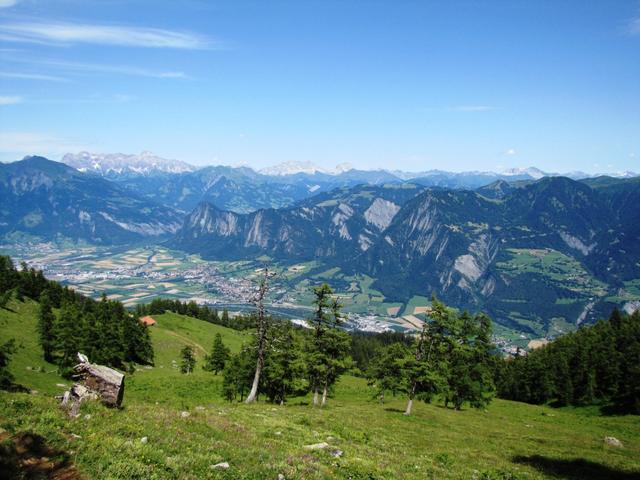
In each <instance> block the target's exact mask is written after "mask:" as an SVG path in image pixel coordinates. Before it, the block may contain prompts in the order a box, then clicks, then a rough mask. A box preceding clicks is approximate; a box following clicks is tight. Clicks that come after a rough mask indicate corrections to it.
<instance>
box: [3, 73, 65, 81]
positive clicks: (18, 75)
mask: <svg viewBox="0 0 640 480" xmlns="http://www.w3.org/2000/svg"><path fill="white" fill-rule="evenodd" d="M0 77H3V78H16V79H19V80H43V81H46V82H68V81H69V80H67V79H66V78H62V77H56V76H53V75H41V74H39V73H20V72H0Z"/></svg>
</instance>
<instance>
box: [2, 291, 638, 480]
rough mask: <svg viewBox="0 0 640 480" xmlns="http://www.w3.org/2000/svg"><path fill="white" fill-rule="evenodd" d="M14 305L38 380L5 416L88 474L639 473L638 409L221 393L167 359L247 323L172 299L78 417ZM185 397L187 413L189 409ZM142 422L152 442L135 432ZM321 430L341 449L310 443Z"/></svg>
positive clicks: (211, 380) (31, 378) (11, 426)
mask: <svg viewBox="0 0 640 480" xmlns="http://www.w3.org/2000/svg"><path fill="white" fill-rule="evenodd" d="M9 308H11V309H12V310H14V311H13V312H11V311H7V310H0V321H2V323H0V341H3V340H5V339H6V338H9V337H13V338H16V339H17V340H18V343H19V344H22V345H23V348H22V349H21V350H20V351H19V352H18V353H16V354H15V356H14V361H13V363H12V367H11V370H12V372H13V373H14V374H15V376H16V380H17V381H18V382H20V383H22V384H24V385H25V386H27V387H29V388H35V389H37V390H38V391H39V393H38V394H37V395H32V394H31V395H30V394H16V393H5V392H0V428H3V429H5V430H7V431H8V432H9V433H12V434H14V433H18V432H24V431H31V432H34V433H37V434H39V435H42V436H43V437H44V438H45V439H47V441H48V442H49V443H50V444H51V445H53V446H54V447H56V448H59V449H61V450H63V451H66V452H69V453H70V452H73V456H72V457H70V458H72V459H73V461H74V462H75V463H76V465H77V466H78V468H79V469H80V471H81V472H83V473H84V474H85V475H86V477H87V478H101V479H103V478H104V479H116V478H118V479H125V478H127V479H128V478H144V479H173V478H175V479H196V478H198V479H200V478H229V479H231V478H233V479H238V478H241V479H262V478H267V479H269V478H272V479H275V478H277V477H278V474H280V473H281V474H283V475H284V476H285V478H287V479H292V478H314V479H319V478H353V479H371V478H376V479H399V478H407V479H411V478H420V479H424V478H433V479H436V478H437V479H441V478H452V479H458V478H460V479H462V478H465V479H466V478H478V479H540V478H584V479H595V478H629V479H630V478H634V475H639V474H640V433H639V432H640V428H639V427H640V419H639V418H638V417H634V416H626V417H601V416H598V415H596V414H595V410H593V409H563V410H554V409H551V408H548V407H539V406H531V405H526V404H521V403H516V402H508V401H501V400H496V401H494V402H493V403H492V404H491V405H490V406H489V407H488V408H487V409H486V411H477V410H470V409H465V410H463V411H461V412H456V411H453V410H450V409H445V408H443V407H442V406H441V405H440V404H430V405H426V404H422V403H419V404H417V405H416V406H415V415H413V416H412V417H404V416H403V415H402V413H401V411H402V409H403V407H404V399H403V398H400V397H398V398H396V399H391V401H390V402H389V403H387V404H385V405H383V406H381V405H379V403H378V402H377V400H373V399H372V391H371V390H370V388H369V387H367V385H366V382H365V381H364V380H362V379H358V378H354V377H348V376H347V377H345V378H344V379H343V380H342V381H340V383H339V384H338V385H337V388H336V390H335V392H334V395H333V398H331V400H330V402H329V406H328V407H327V408H325V409H322V410H321V409H313V408H311V406H310V404H309V398H308V397H300V398H294V399H291V401H290V402H289V404H287V405H286V406H284V407H280V406H276V405H272V404H266V403H258V404H257V405H251V406H246V405H244V404H230V403H228V402H226V401H224V400H223V399H222V397H221V394H220V382H221V377H220V376H214V375H213V374H211V373H208V372H204V371H203V370H202V368H201V366H202V352H201V351H199V349H198V348H196V352H195V353H196V356H197V358H198V365H197V367H196V371H195V372H194V373H193V374H192V375H183V374H180V373H179V371H178V370H177V369H175V368H173V367H172V365H171V361H172V360H176V361H178V362H179V358H178V356H179V355H178V353H179V350H180V348H182V346H183V345H185V344H191V345H195V344H199V345H201V346H202V347H203V348H205V349H206V350H209V349H210V348H211V344H212V342H213V338H214V336H215V334H216V333H217V332H220V333H221V335H222V336H223V339H224V342H225V343H226V344H227V345H228V346H229V347H230V348H231V349H232V350H233V351H237V350H238V349H239V348H240V345H241V344H242V342H243V341H245V340H248V338H249V335H250V334H248V333H242V332H237V331H234V330H230V329H226V328H224V327H219V326H217V325H213V324H209V323H206V322H203V321H200V320H196V319H193V318H189V317H184V316H180V315H176V314H172V313H167V314H163V315H157V316H154V318H155V319H156V320H157V321H158V324H157V325H156V326H155V327H152V328H151V336H152V340H153V343H154V348H155V352H156V361H155V366H154V367H152V368H145V367H141V368H140V369H138V370H137V371H136V372H135V373H134V374H132V375H128V376H127V379H126V382H127V386H126V393H125V400H124V408H123V409H121V410H109V409H106V408H104V407H102V406H101V405H99V404H95V403H88V404H85V405H83V407H82V415H81V416H80V417H79V418H78V419H76V420H68V419H67V418H66V417H65V415H64V413H63V412H62V411H61V410H59V409H58V408H57V403H56V401H55V400H54V399H53V398H52V394H53V393H56V391H60V390H61V389H59V388H57V387H56V386H55V384H56V383H58V382H60V379H59V377H57V375H56V374H55V373H37V372H35V371H34V370H28V369H27V368H26V367H27V366H31V367H34V366H46V365H43V364H44V362H43V361H41V360H39V348H38V346H37V342H36V338H37V337H36V336H35V325H36V315H37V304H36V303H34V302H30V301H28V302H25V303H18V302H12V303H11V304H10V305H9ZM53 368H55V367H53V366H50V368H49V370H51V369H53ZM49 387H50V388H49ZM182 411H188V412H189V416H188V417H186V418H183V417H182V415H181V412H182ZM86 414H88V415H89V417H85V415H86ZM72 434H73V435H72ZM74 435H79V436H80V438H77V437H74ZM145 436H146V437H148V443H146V444H144V443H142V442H141V441H140V439H141V438H142V437H145ZM605 436H614V437H616V438H618V439H620V440H621V441H622V442H623V443H624V448H621V449H614V448H611V447H607V446H605V445H604V444H603V438H604V437H605ZM323 441H326V442H327V443H329V444H330V445H331V449H332V451H333V449H339V450H341V451H342V452H343V455H342V456H340V457H333V456H332V455H331V453H330V452H329V451H309V450H305V449H304V445H309V444H314V443H319V442H323ZM222 461H226V462H229V464H230V465H231V467H230V468H229V470H227V471H221V470H213V469H212V468H211V465H214V464H216V463H218V462H222ZM567 468H568V469H569V471H570V472H571V474H567V473H566V472H567V470H566V469H567ZM563 472H564V473H563ZM634 472H635V473H634Z"/></svg>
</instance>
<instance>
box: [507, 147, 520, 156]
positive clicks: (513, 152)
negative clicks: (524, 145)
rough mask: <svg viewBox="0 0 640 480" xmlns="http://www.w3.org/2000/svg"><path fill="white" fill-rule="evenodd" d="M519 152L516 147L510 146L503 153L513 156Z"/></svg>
mask: <svg viewBox="0 0 640 480" xmlns="http://www.w3.org/2000/svg"><path fill="white" fill-rule="evenodd" d="M517 153H518V152H516V149H515V148H509V149H507V150H505V151H504V152H503V155H507V156H509V157H512V156H514V155H516V154H517Z"/></svg>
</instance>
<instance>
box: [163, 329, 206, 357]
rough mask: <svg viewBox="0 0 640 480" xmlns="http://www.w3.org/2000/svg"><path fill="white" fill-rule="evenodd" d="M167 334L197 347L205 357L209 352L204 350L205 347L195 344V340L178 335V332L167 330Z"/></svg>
mask: <svg viewBox="0 0 640 480" xmlns="http://www.w3.org/2000/svg"><path fill="white" fill-rule="evenodd" d="M165 332H167V333H168V334H169V335H171V336H172V337H175V338H178V339H180V340H182V341H183V342H186V343H188V344H189V345H191V346H193V347H196V348H197V349H198V350H201V351H202V353H204V354H205V355H206V354H207V351H206V350H205V349H204V347H203V346H202V345H200V344H199V343H197V342H194V341H193V340H191V339H189V338H187V337H183V336H182V335H180V334H178V333H176V332H172V331H171V330H165Z"/></svg>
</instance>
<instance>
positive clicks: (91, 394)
mask: <svg viewBox="0 0 640 480" xmlns="http://www.w3.org/2000/svg"><path fill="white" fill-rule="evenodd" d="M78 361H79V362H80V363H78V365H76V366H75V367H73V370H74V372H75V375H74V376H75V378H77V379H79V380H80V381H81V382H82V383H76V384H74V385H73V386H72V387H71V388H70V389H69V390H68V391H66V392H65V393H64V396H63V397H62V406H64V407H67V408H68V409H69V416H70V417H77V416H78V412H79V410H80V404H81V403H82V402H83V401H84V400H100V401H101V402H102V403H103V404H105V405H107V406H108V407H119V406H120V405H121V404H122V399H123V397H124V375H123V374H122V373H120V372H118V371H116V370H114V369H112V368H109V367H105V366H104V365H96V364H93V363H91V362H89V359H88V358H87V356H86V355H83V354H82V353H78Z"/></svg>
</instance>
